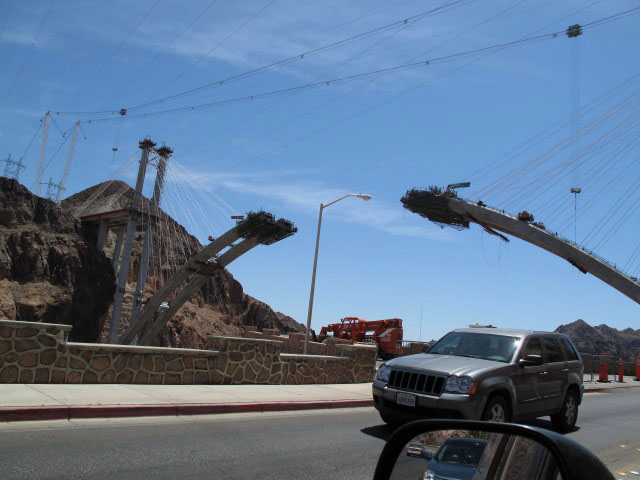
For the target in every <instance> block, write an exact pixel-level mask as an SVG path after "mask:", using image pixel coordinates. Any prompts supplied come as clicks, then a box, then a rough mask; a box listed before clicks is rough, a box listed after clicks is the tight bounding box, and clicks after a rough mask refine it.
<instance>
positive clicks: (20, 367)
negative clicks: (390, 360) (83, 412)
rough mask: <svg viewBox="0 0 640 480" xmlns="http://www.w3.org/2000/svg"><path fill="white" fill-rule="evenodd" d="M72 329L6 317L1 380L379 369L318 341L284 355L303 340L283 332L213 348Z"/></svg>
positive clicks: (173, 378)
mask: <svg viewBox="0 0 640 480" xmlns="http://www.w3.org/2000/svg"><path fill="white" fill-rule="evenodd" d="M70 331H71V327H70V326H67V325H57V324H46V323H34V322H18V321H13V320H0V383H135V384H166V385H188V384H312V383H315V384H318V383H352V382H369V381H371V379H372V378H373V375H374V371H375V358H376V347H375V346H370V345H358V344H357V345H350V344H349V342H348V341H339V342H329V343H315V342H311V343H310V344H309V345H310V346H311V345H312V344H313V345H314V346H313V347H310V348H309V351H310V352H314V351H315V352H317V354H315V355H300V354H296V353H283V352H285V351H286V350H287V349H288V348H293V347H294V346H295V345H294V344H297V343H299V342H300V341H302V342H304V335H303V334H291V335H293V339H288V338H287V339H284V337H280V336H279V333H278V331H277V330H271V331H267V333H268V336H269V337H271V338H277V340H271V339H264V338H235V337H213V336H212V337H209V338H208V341H209V348H210V350H192V349H186V348H162V347H137V346H126V345H105V344H93V343H74V342H69V341H68V340H67V339H68V335H69V332H70ZM254 333H256V334H257V333H258V332H254ZM291 335H290V336H289V337H291ZM296 335H297V336H296ZM255 336H256V337H257V336H258V335H255ZM342 342H346V343H342ZM296 348H297V347H296ZM327 352H331V353H330V354H328V353H327Z"/></svg>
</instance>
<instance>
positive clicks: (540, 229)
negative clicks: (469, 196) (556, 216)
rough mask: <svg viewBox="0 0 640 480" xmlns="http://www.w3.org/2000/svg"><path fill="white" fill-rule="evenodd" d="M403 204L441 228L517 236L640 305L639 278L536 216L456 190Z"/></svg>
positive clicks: (421, 194)
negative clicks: (471, 228) (478, 228)
mask: <svg viewBox="0 0 640 480" xmlns="http://www.w3.org/2000/svg"><path fill="white" fill-rule="evenodd" d="M400 201H401V202H402V204H403V205H404V208H406V209H407V210H409V211H411V212H413V213H417V214H418V215H420V216H422V217H424V218H426V219H427V220H430V221H432V222H435V223H437V224H440V225H448V226H452V227H454V228H457V229H466V228H469V226H470V224H471V223H476V224H478V225H480V226H481V227H483V228H484V229H485V231H487V232H488V233H490V234H492V235H497V236H499V237H500V238H502V239H503V240H505V241H508V239H507V237H505V236H504V235H502V234H500V233H498V232H502V233H506V234H508V235H513V236H514V237H517V238H519V239H521V240H524V241H525V242H528V243H531V244H532V245H535V246H537V247H540V248H542V249H544V250H546V251H548V252H550V253H553V254H554V255H557V256H558V257H560V258H563V259H565V260H566V261H568V262H569V263H570V264H571V265H573V266H574V267H576V268H577V269H578V270H580V271H581V272H582V273H585V274H586V273H590V274H591V275H593V276H594V277H597V278H599V279H600V280H602V281H603V282H605V283H606V284H608V285H610V286H612V287H613V288H615V289H616V290H618V291H619V292H620V293H623V294H624V295H626V296H627V297H629V298H630V299H631V300H633V301H634V302H636V303H640V283H638V280H637V278H635V277H631V276H629V275H627V274H626V273H624V272H622V271H621V270H619V269H618V268H616V266H615V265H613V264H611V263H609V262H607V261H606V260H605V259H604V258H602V257H599V256H598V255H596V254H595V253H594V252H591V251H589V250H587V249H585V248H583V247H581V246H580V245H578V244H577V243H575V242H572V241H571V240H569V239H567V238H564V237H562V236H561V235H558V234H557V233H555V232H549V231H547V230H546V228H545V227H544V225H542V224H541V223H536V222H534V221H533V220H534V218H533V215H531V214H529V213H527V212H520V214H519V215H518V216H517V217H516V216H513V215H510V214H508V213H505V212H503V211H500V210H496V209H493V208H490V207H488V206H486V205H485V204H484V203H483V202H482V201H478V202H476V203H474V202H471V201H469V200H465V199H463V198H459V197H458V196H457V194H456V193H455V190H454V189H453V188H446V189H440V188H437V187H430V188H428V189H426V190H417V189H413V190H409V191H407V193H406V194H405V196H403V197H402V199H401V200H400Z"/></svg>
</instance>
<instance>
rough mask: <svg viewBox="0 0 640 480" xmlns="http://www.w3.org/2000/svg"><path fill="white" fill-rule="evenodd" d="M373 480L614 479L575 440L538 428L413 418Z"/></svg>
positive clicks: (387, 449) (383, 455)
mask: <svg viewBox="0 0 640 480" xmlns="http://www.w3.org/2000/svg"><path fill="white" fill-rule="evenodd" d="M373 478H374V480H388V479H393V480H403V479H409V480H416V479H421V480H436V479H450V480H574V479H576V480H577V479H580V480H584V479H585V478H589V479H595V480H613V479H614V478H615V477H613V475H612V474H611V473H610V472H609V470H607V467H605V466H604V464H603V463H602V462H601V461H600V460H599V459H598V458H597V457H596V456H595V455H594V454H593V453H591V452H590V451H589V450H587V449H586V448H584V447H583V446H582V445H580V444H579V443H577V442H575V441H573V440H570V439H568V438H566V437H563V436H562V435H559V434H557V433H554V432H550V431H548V430H544V429H542V428H535V427H529V426H524V425H515V424H511V423H496V422H479V421H471V420H418V421H416V422H411V423H408V424H406V425H404V426H402V427H400V428H399V429H398V430H396V431H395V432H394V433H393V434H392V435H391V437H390V438H389V440H388V441H387V444H386V445H385V446H384V448H383V450H382V453H381V455H380V458H379V459H378V465H377V466H376V471H375V474H374V476H373Z"/></svg>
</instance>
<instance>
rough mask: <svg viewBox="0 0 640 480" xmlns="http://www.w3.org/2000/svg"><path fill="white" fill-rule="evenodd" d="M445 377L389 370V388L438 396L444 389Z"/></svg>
mask: <svg viewBox="0 0 640 480" xmlns="http://www.w3.org/2000/svg"><path fill="white" fill-rule="evenodd" d="M445 380H446V377H442V376H438V375H431V374H429V373H420V372H412V371H409V370H391V374H390V375H389V383H388V385H389V386H390V387H393V388H396V389H398V390H407V391H411V392H417V393H425V394H427V395H440V394H441V393H442V389H443V388H444V381H445Z"/></svg>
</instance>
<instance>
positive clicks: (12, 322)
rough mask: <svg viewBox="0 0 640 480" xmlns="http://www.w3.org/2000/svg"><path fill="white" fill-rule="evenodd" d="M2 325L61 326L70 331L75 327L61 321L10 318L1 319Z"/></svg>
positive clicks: (44, 327) (61, 328)
mask: <svg viewBox="0 0 640 480" xmlns="http://www.w3.org/2000/svg"><path fill="white" fill-rule="evenodd" d="M0 325H6V326H8V327H33V328H41V329H46V328H51V327H55V328H59V329H60V330H66V331H68V332H70V331H71V329H72V328H73V327H72V326H71V325H62V324H60V323H42V322H24V321H22V320H9V319H8V318H3V319H0Z"/></svg>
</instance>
